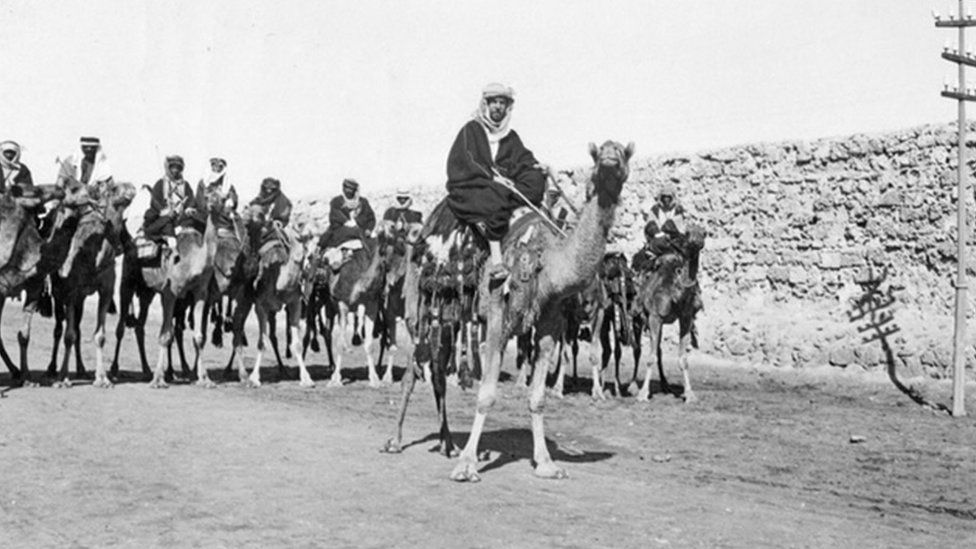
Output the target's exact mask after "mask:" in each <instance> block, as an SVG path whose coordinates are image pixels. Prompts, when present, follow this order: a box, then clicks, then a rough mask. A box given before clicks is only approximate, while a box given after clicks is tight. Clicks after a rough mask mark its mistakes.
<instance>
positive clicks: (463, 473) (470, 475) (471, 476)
mask: <svg viewBox="0 0 976 549" xmlns="http://www.w3.org/2000/svg"><path fill="white" fill-rule="evenodd" d="M451 480H453V481H454V482H480V481H481V477H480V476H479V475H478V464H477V463H474V462H472V461H469V460H467V459H462V460H461V463H458V464H457V466H456V467H455V468H454V470H453V471H451Z"/></svg>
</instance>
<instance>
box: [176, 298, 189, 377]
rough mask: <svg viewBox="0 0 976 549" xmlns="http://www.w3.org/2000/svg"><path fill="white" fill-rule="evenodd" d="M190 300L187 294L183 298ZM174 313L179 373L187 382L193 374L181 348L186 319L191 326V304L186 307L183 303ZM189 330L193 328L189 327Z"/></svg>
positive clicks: (184, 350)
mask: <svg viewBox="0 0 976 549" xmlns="http://www.w3.org/2000/svg"><path fill="white" fill-rule="evenodd" d="M187 299H190V296H189V294H187V296H186V297H185V298H184V300H187ZM178 309H179V310H178V311H177V313H176V321H175V323H174V331H173V337H174V338H175V339H176V350H177V351H178V353H179V356H180V371H181V372H182V375H183V379H185V380H187V381H189V380H191V379H192V378H193V372H191V371H190V362H189V361H188V360H187V359H186V347H184V346H183V334H184V332H185V331H186V324H187V319H188V318H189V319H190V324H193V319H192V318H191V317H192V315H193V304H192V303H191V304H190V306H186V304H185V303H184V305H183V307H179V308H178ZM190 328H191V330H192V329H193V326H191V327H190Z"/></svg>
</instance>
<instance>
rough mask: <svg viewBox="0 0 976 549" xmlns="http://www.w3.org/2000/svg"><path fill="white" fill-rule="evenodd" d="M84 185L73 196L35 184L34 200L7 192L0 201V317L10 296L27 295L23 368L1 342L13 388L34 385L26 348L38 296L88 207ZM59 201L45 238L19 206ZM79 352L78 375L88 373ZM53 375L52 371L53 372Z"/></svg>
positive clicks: (0, 352)
mask: <svg viewBox="0 0 976 549" xmlns="http://www.w3.org/2000/svg"><path fill="white" fill-rule="evenodd" d="M83 189H84V187H82V186H78V185H75V186H73V187H71V189H70V190H71V191H72V192H71V193H70V195H67V194H66V193H65V189H64V188H63V187H60V186H57V185H37V186H34V187H33V190H32V194H30V196H18V197H16V198H15V197H14V196H13V193H12V192H11V191H12V190H13V189H11V190H8V192H7V193H6V194H5V195H4V196H3V198H2V199H0V243H2V244H0V250H2V251H0V265H2V266H0V315H2V311H3V304H4V302H5V300H6V298H7V297H9V296H13V295H17V294H18V293H20V291H21V290H25V291H26V292H27V299H26V300H25V304H24V318H23V324H22V325H21V329H20V330H19V331H18V333H17V340H18V343H19V346H20V368H17V367H16V366H14V364H13V361H11V360H10V356H9V355H8V354H7V351H6V349H5V348H4V346H3V342H2V340H0V357H2V359H3V361H4V364H5V365H6V366H7V369H8V370H10V372H11V375H12V377H13V380H14V384H15V385H22V384H27V385H33V382H32V381H31V378H30V369H29V367H28V358H27V347H28V345H29V343H30V330H31V321H32V319H33V315H34V313H35V312H36V311H37V309H38V306H39V305H40V299H39V298H40V297H41V294H42V292H43V289H44V285H45V280H46V279H47V277H48V275H49V274H50V273H52V272H54V271H55V270H57V269H58V268H59V267H60V266H61V265H62V264H63V263H64V261H65V259H66V258H67V256H68V251H69V249H70V247H71V242H72V236H73V234H74V231H75V229H76V227H77V221H78V215H77V211H78V210H79V209H80V208H83V207H85V206H88V205H89V201H88V194H87V192H84V190H83ZM52 201H58V205H57V207H56V208H55V209H54V210H53V212H52V213H50V214H48V217H47V219H46V222H47V221H50V222H51V225H50V226H49V229H48V231H46V232H48V233H49V234H48V236H47V237H46V238H42V237H41V235H40V234H39V232H38V227H37V226H36V224H35V223H34V221H33V220H32V219H31V216H30V214H29V213H28V212H27V211H26V210H25V209H24V208H23V207H21V206H20V204H21V203H24V204H29V205H30V207H37V206H38V205H40V204H45V203H49V202H51V203H53V202H52ZM80 356H81V353H80V350H79V351H78V352H77V357H78V368H79V372H78V373H79V374H84V369H83V367H82V366H81V360H80ZM49 372H51V373H52V375H53V374H54V368H49Z"/></svg>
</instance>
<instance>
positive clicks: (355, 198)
mask: <svg viewBox="0 0 976 549" xmlns="http://www.w3.org/2000/svg"><path fill="white" fill-rule="evenodd" d="M374 228H376V214H374V213H373V208H372V207H371V206H370V205H369V200H366V198H364V197H362V196H360V195H359V183H358V182H357V181H356V180H355V179H345V180H343V182H342V194H341V195H339V196H336V197H335V198H333V199H332V201H331V202H329V228H328V229H326V231H325V234H323V235H322V237H321V238H320V239H319V249H322V250H325V257H326V259H327V260H328V261H329V265H330V266H331V267H332V269H333V270H338V268H339V267H340V266H341V264H342V262H343V261H344V256H346V255H347V254H344V253H343V250H342V248H345V249H346V250H347V251H351V250H354V249H357V248H361V247H362V239H363V238H364V237H365V236H366V235H368V234H369V233H371V232H373V229H374Z"/></svg>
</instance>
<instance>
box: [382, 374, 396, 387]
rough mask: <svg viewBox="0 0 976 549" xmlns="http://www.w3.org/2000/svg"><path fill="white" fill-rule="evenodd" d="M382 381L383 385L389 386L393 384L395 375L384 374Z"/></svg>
mask: <svg viewBox="0 0 976 549" xmlns="http://www.w3.org/2000/svg"><path fill="white" fill-rule="evenodd" d="M381 382H382V383H383V385H385V386H387V387H389V386H390V385H393V376H383V379H382V381H381Z"/></svg>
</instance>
